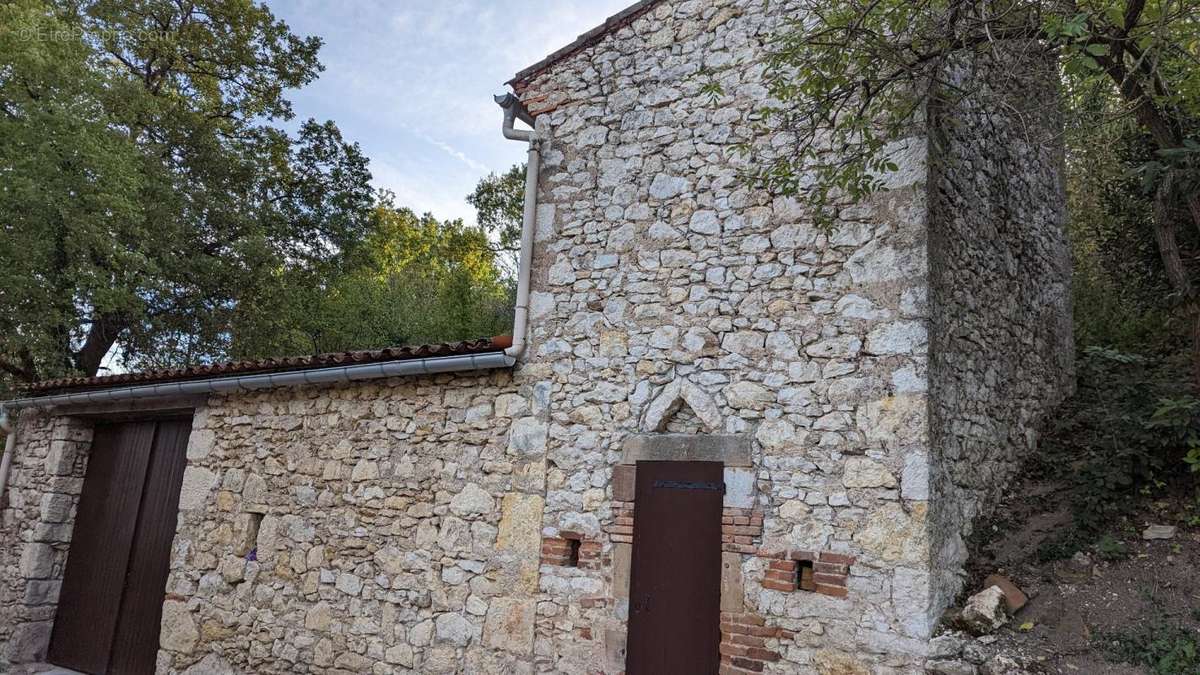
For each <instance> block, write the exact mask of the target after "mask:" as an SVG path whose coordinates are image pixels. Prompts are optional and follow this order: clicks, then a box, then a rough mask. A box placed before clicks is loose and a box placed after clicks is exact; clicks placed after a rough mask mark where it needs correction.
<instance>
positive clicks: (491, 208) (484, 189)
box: [467, 164, 525, 276]
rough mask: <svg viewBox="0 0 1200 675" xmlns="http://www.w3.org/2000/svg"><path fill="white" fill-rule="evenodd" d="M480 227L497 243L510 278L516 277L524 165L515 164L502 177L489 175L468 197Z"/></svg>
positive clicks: (523, 204) (522, 215)
mask: <svg viewBox="0 0 1200 675" xmlns="http://www.w3.org/2000/svg"><path fill="white" fill-rule="evenodd" d="M467 203H468V204H470V205H471V206H474V207H475V214H476V215H475V217H476V220H477V221H478V223H479V226H480V227H481V228H483V230H484V231H485V232H487V233H488V234H489V235H491V236H492V237H493V238H494V239H495V241H496V245H495V246H496V249H497V250H498V251H500V252H501V253H503V254H504V255H503V256H502V262H503V265H504V267H505V270H506V271H507V272H508V273H509V276H513V275H515V274H516V265H517V259H516V258H517V253H518V252H520V250H521V221H522V219H523V217H524V211H525V165H524V164H514V165H513V166H512V167H511V168H510V169H509V170H508V171H505V172H504V173H502V174H499V175H497V174H494V173H489V174H488V175H487V176H485V177H484V178H482V179H480V181H479V183H478V184H476V185H475V191H474V192H472V193H471V194H469V195H467Z"/></svg>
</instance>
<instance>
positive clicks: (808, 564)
mask: <svg viewBox="0 0 1200 675" xmlns="http://www.w3.org/2000/svg"><path fill="white" fill-rule="evenodd" d="M815 572H816V570H815V569H814V568H813V561H812V560H797V561H796V588H797V589H798V590H801V591H809V592H814V591H816V590H817V581H816V579H814V578H813V574H814V573H815Z"/></svg>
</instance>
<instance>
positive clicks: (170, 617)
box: [159, 600, 200, 654]
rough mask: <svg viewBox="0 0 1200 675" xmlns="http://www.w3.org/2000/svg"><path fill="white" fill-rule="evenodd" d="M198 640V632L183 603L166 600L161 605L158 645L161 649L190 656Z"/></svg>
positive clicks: (190, 614)
mask: <svg viewBox="0 0 1200 675" xmlns="http://www.w3.org/2000/svg"><path fill="white" fill-rule="evenodd" d="M199 639H200V631H199V630H198V629H197V628H196V622H195V620H194V619H193V618H192V613H191V612H190V611H188V608H187V605H186V604H185V603H182V602H179V601H177V600H168V601H166V602H165V603H163V611H162V623H161V625H160V629H159V644H160V645H161V646H162V648H163V649H166V650H168V651H173V652H179V653H181V654H190V653H191V652H192V650H193V649H195V648H196V643H197V641H199Z"/></svg>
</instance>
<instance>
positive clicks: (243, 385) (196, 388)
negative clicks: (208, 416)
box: [0, 352, 516, 411]
mask: <svg viewBox="0 0 1200 675" xmlns="http://www.w3.org/2000/svg"><path fill="white" fill-rule="evenodd" d="M514 363H516V359H514V358H512V357H511V356H509V355H507V354H505V353H504V352H488V353H484V354H464V355H459V356H437V357H432V358H424V359H404V360H399V361H384V362H382V363H364V364H359V365H354V366H337V367H333V368H314V369H310V370H291V371H286V372H282V373H261V374H258V375H235V376H229V377H214V378H209V379H205V380H189V381H184V382H163V383H160V384H146V385H140V386H135V387H113V388H106V389H97V390H94V391H78V392H72V393H68V394H51V395H48V396H34V397H30V398H19V399H15V400H12V401H4V402H3V403H0V407H3V408H4V409H5V410H6V411H7V410H21V409H24V408H34V407H37V408H44V407H47V406H56V405H71V404H78V403H109V402H112V401H128V400H137V399H148V398H164V397H168V396H191V395H196V394H219V393H225V392H236V391H248V390H254V389H269V388H272V387H292V386H298V385H306V384H336V383H339V382H357V381H361V380H374V379H379V378H385V377H398V376H402V375H432V374H435V373H450V372H456V371H462V370H486V369H491V368H508V367H510V366H512V365H513V364H514Z"/></svg>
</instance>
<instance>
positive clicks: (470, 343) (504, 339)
mask: <svg viewBox="0 0 1200 675" xmlns="http://www.w3.org/2000/svg"><path fill="white" fill-rule="evenodd" d="M511 345H512V338H511V337H508V336H501V337H492V338H480V339H478V340H464V341H462V342H443V343H438V344H428V345H414V346H404V347H387V348H384V349H369V350H363V351H351V352H334V353H329V354H314V355H312V356H285V357H279V358H266V359H256V360H252V361H229V362H224V363H212V364H205V365H196V366H187V367H184V368H164V369H160V370H146V371H142V372H138V373H120V374H117V375H99V376H96V377H64V378H59V379H55V380H43V381H41V382H33V383H31V384H29V385H26V386H25V387H23V390H24V392H25V393H26V394H29V395H31V396H43V395H46V394H52V393H62V392H69V391H79V390H90V389H104V388H107V387H116V386H130V385H141V384H159V383H162V382H180V381H186V380H202V379H207V378H211V377H225V376H234V375H255V374H259V373H279V372H285V371H289V370H308V369H312V368H327V367H334V366H351V365H360V364H366V363H381V362H384V361H403V360H406V359H422V358H429V357H438V356H460V355H465V354H483V353H487V352H498V351H501V350H503V349H506V348H507V347H509V346H511Z"/></svg>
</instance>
